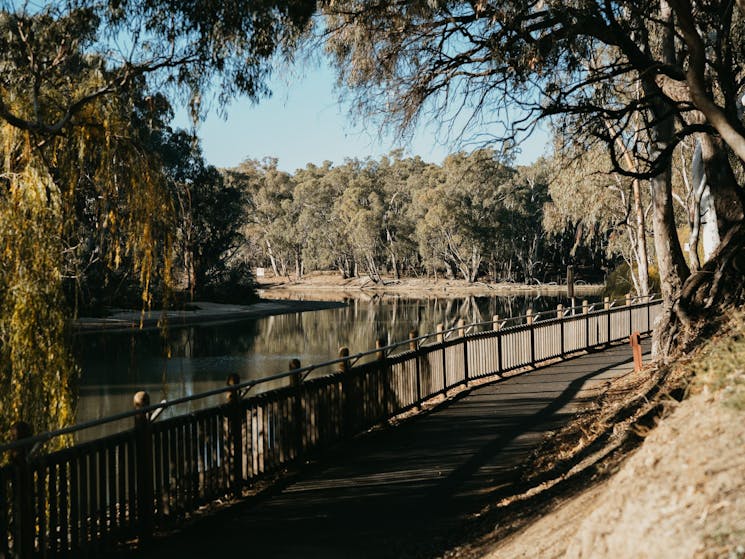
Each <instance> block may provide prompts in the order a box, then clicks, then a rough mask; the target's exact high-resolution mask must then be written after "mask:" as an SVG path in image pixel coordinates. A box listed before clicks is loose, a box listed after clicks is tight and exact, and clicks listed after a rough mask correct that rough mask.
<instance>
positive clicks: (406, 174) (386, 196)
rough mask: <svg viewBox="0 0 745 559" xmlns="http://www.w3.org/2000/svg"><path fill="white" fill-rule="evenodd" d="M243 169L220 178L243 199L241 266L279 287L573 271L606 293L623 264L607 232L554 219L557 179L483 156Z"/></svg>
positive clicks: (543, 167) (546, 276) (530, 277)
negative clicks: (333, 274)
mask: <svg viewBox="0 0 745 559" xmlns="http://www.w3.org/2000/svg"><path fill="white" fill-rule="evenodd" d="M277 164H278V162H277V160H276V159H273V158H265V159H263V160H261V161H258V160H254V159H249V160H246V161H244V162H243V163H242V164H240V165H239V166H237V167H235V168H231V169H226V170H223V176H224V177H225V180H226V187H228V188H234V189H236V190H237V191H239V192H240V193H241V194H242V196H244V200H245V204H246V210H247V211H246V225H245V227H244V228H243V232H244V236H245V239H246V246H245V247H244V249H243V251H242V255H243V258H245V260H246V261H248V262H250V263H251V264H252V266H256V267H267V268H271V269H272V270H273V272H274V274H275V275H278V276H293V277H302V276H303V275H305V274H306V273H308V272H311V271H319V270H323V271H328V270H335V271H337V272H338V273H339V274H340V275H341V276H342V277H344V278H349V277H355V276H367V277H369V278H370V280H372V281H373V282H376V283H379V282H382V281H383V280H384V277H386V276H388V277H393V278H396V279H398V278H400V277H404V276H409V277H427V278H433V279H435V278H450V279H453V278H459V279H462V280H465V281H467V282H475V281H479V280H481V281H489V282H524V283H528V284H537V283H546V282H561V281H563V278H564V277H565V275H566V269H567V266H568V265H573V266H574V267H575V268H576V270H577V272H578V273H579V276H580V277H581V278H582V279H583V280H585V281H588V282H589V281H594V282H602V281H603V279H604V275H605V273H606V271H607V270H608V269H609V267H613V266H615V265H617V264H618V262H619V258H618V256H617V255H615V254H612V253H610V252H609V251H608V247H609V243H608V240H609V236H610V231H605V232H601V231H595V232H594V234H592V235H584V236H583V235H581V234H580V235H579V237H580V238H579V239H578V230H577V227H576V225H575V223H572V222H571V220H566V219H563V218H562V217H559V218H557V215H558V214H560V212H557V211H556V207H555V203H554V201H553V199H552V196H551V184H550V183H551V181H550V177H551V175H552V172H553V169H552V167H551V163H550V161H548V160H546V159H540V160H539V161H537V162H536V163H534V164H533V165H530V166H517V167H514V166H510V165H507V164H505V163H502V162H501V161H500V159H499V157H498V155H497V153H496V152H495V151H494V150H492V149H488V148H484V149H478V150H475V151H473V152H471V153H463V152H460V153H454V154H451V155H449V156H448V157H446V158H445V160H444V161H443V162H442V164H434V163H427V162H425V161H423V160H422V159H421V158H420V157H403V156H402V152H401V151H400V150H397V151H394V152H392V153H390V154H389V155H387V156H383V157H381V158H380V159H377V160H376V159H364V160H359V159H348V160H346V161H344V163H342V164H340V165H334V164H332V163H331V162H325V163H324V164H322V165H320V166H317V165H314V164H308V165H307V166H306V167H305V168H303V169H298V170H297V171H296V172H295V173H287V172H284V171H281V170H279V169H278V167H277Z"/></svg>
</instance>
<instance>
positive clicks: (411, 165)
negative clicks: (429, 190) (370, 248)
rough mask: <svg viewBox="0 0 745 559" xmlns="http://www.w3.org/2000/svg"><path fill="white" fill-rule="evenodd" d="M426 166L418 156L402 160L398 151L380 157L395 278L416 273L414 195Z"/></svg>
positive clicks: (386, 233)
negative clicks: (407, 271)
mask: <svg viewBox="0 0 745 559" xmlns="http://www.w3.org/2000/svg"><path fill="white" fill-rule="evenodd" d="M426 168H427V164H426V163H425V162H424V161H423V160H422V159H421V158H420V157H419V156H417V157H413V158H403V157H402V151H401V150H396V151H393V152H391V153H390V154H389V155H387V156H384V157H382V158H381V160H380V163H379V175H380V181H381V182H382V190H383V194H384V205H385V208H384V213H383V234H384V236H385V247H386V251H387V252H388V256H389V259H390V266H391V269H392V271H393V275H394V277H395V279H399V278H400V275H401V273H402V272H403V271H404V270H409V271H412V270H416V269H417V268H418V264H419V259H418V253H417V247H416V243H415V241H414V228H415V223H414V220H413V219H412V217H411V211H410V210H411V204H412V197H413V192H415V191H416V190H417V188H419V186H420V184H419V183H420V181H421V179H422V177H423V175H424V173H425V170H426Z"/></svg>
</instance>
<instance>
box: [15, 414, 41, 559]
mask: <svg viewBox="0 0 745 559" xmlns="http://www.w3.org/2000/svg"><path fill="white" fill-rule="evenodd" d="M11 434H12V440H14V441H20V440H22V439H25V438H28V437H30V436H31V435H32V434H33V432H32V431H31V425H29V424H28V423H26V422H25V421H19V422H17V423H15V424H14V425H13V426H12V427H11ZM28 451H29V448H28V447H27V446H25V445H24V446H21V447H17V448H15V449H13V450H12V451H11V455H10V459H11V463H12V464H13V470H14V472H13V473H14V476H13V509H12V510H13V519H14V520H15V522H14V524H15V530H14V534H13V548H14V554H15V555H16V557H18V558H19V559H27V558H31V557H33V556H34V528H35V520H34V507H33V502H32V498H33V492H34V491H33V476H32V474H31V467H30V466H29V463H28Z"/></svg>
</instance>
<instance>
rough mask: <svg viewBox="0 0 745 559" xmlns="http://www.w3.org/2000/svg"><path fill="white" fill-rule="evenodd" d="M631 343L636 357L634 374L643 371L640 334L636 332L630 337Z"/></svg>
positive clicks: (632, 351)
mask: <svg viewBox="0 0 745 559" xmlns="http://www.w3.org/2000/svg"><path fill="white" fill-rule="evenodd" d="M629 343H630V344H631V353H632V354H633V356H634V372H637V373H638V372H639V371H641V370H642V366H643V363H642V346H641V344H640V343H639V332H634V333H632V334H631V335H630V336H629Z"/></svg>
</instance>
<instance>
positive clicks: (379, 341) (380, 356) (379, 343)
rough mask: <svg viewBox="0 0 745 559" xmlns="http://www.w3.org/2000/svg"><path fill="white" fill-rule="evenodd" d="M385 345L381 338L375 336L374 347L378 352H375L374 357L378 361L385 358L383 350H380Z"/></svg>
mask: <svg viewBox="0 0 745 559" xmlns="http://www.w3.org/2000/svg"><path fill="white" fill-rule="evenodd" d="M384 347H385V340H384V339H383V338H376V339H375V349H377V350H378V352H377V353H376V354H375V358H376V359H377V360H378V361H381V360H383V359H385V352H384V351H382V349H383V348H384Z"/></svg>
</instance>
